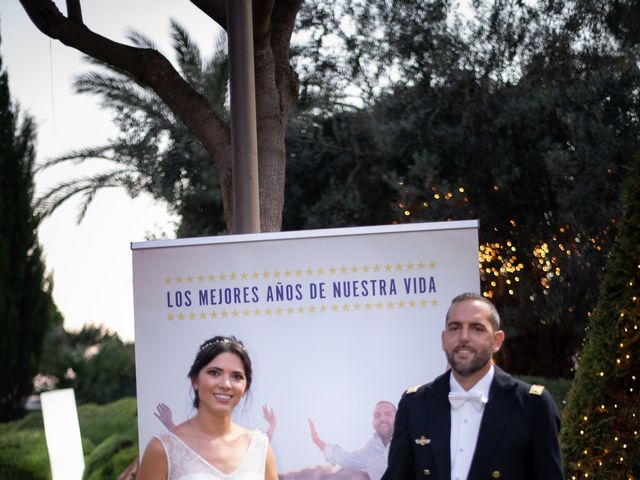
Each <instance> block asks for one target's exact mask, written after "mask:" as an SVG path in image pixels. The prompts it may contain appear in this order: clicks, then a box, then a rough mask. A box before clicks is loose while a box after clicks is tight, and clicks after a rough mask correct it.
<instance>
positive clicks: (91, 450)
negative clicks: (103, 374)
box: [0, 398, 138, 480]
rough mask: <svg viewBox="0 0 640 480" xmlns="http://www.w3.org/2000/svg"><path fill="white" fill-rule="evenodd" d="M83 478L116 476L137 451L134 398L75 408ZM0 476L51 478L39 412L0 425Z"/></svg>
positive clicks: (27, 479) (28, 479) (30, 479)
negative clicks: (80, 439) (81, 449)
mask: <svg viewBox="0 0 640 480" xmlns="http://www.w3.org/2000/svg"><path fill="white" fill-rule="evenodd" d="M78 421H79V422H80V432H81V435H82V448H83V450H84V456H85V472H84V478H85V479H86V480H98V479H105V478H116V477H117V476H118V475H119V474H120V473H122V472H123V471H124V470H125V468H127V466H128V465H129V464H130V463H131V462H132V461H133V459H134V458H135V457H136V455H137V454H138V426H137V418H136V400H135V398H123V399H121V400H117V401H115V402H113V403H109V404H107V405H102V406H100V405H95V404H87V405H81V406H79V407H78ZM0 478H7V479H9V478H15V479H20V480H50V479H51V473H50V465H49V456H48V454H47V444H46V441H45V437H44V426H43V423H42V414H41V413H40V412H31V413H28V414H27V415H26V416H25V417H24V418H22V419H20V420H16V421H13V422H9V423H2V424H0Z"/></svg>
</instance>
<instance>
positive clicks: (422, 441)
mask: <svg viewBox="0 0 640 480" xmlns="http://www.w3.org/2000/svg"><path fill="white" fill-rule="evenodd" d="M414 441H415V442H416V445H420V446H421V447H424V446H425V445H429V444H430V443H431V439H430V438H427V437H425V436H424V435H422V436H421V437H420V438H416V439H415V440H414Z"/></svg>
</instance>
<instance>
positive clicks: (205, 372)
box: [193, 352, 247, 413]
mask: <svg viewBox="0 0 640 480" xmlns="http://www.w3.org/2000/svg"><path fill="white" fill-rule="evenodd" d="M193 388H194V390H196V391H197V392H198V397H199V399H200V405H199V408H201V409H202V408H206V409H207V410H209V411H211V412H219V413H231V411H233V409H234V408H235V407H236V405H238V403H239V402H240V399H241V398H242V395H244V392H245V391H246V390H247V376H246V374H245V371H244V366H243V364H242V360H241V359H240V357H239V356H238V355H236V354H235V353H230V352H224V353H221V354H219V355H217V356H215V357H214V358H213V359H212V360H211V361H210V362H209V363H208V364H207V365H205V366H204V367H203V368H202V369H201V370H200V372H198V375H197V377H196V378H195V379H194V380H193Z"/></svg>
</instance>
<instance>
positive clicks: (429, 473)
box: [422, 468, 431, 477]
mask: <svg viewBox="0 0 640 480" xmlns="http://www.w3.org/2000/svg"><path fill="white" fill-rule="evenodd" d="M422 473H424V475H425V476H426V477H428V476H429V475H431V470H429V469H428V468H425V469H424V470H423V471H422Z"/></svg>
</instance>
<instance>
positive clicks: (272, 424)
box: [262, 405, 276, 442]
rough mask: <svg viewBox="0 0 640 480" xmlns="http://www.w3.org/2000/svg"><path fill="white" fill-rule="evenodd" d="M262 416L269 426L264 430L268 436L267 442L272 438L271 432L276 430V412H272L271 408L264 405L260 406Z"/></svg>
mask: <svg viewBox="0 0 640 480" xmlns="http://www.w3.org/2000/svg"><path fill="white" fill-rule="evenodd" d="M262 416H263V417H264V419H265V420H266V421H267V423H268V424H269V428H268V429H267V431H266V432H265V433H266V434H267V437H268V438H269V442H271V441H272V439H273V433H274V432H275V431H276V414H275V413H274V412H273V408H269V407H268V406H266V405H263V406H262Z"/></svg>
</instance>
